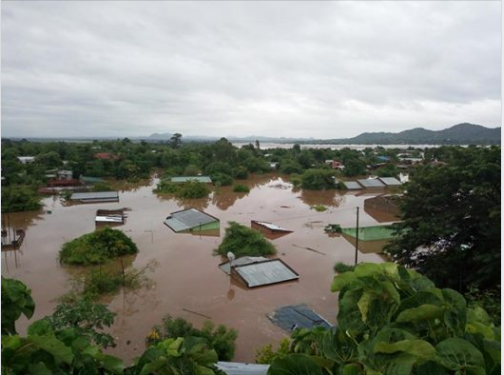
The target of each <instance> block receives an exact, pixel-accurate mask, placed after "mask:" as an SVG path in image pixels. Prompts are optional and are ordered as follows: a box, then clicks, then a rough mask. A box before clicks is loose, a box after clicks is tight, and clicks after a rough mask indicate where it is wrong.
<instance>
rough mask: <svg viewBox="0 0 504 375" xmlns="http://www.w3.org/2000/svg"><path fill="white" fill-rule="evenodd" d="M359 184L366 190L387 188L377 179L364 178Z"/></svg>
mask: <svg viewBox="0 0 504 375" xmlns="http://www.w3.org/2000/svg"><path fill="white" fill-rule="evenodd" d="M357 182H358V183H359V184H361V185H362V186H363V187H364V188H366V189H376V188H378V189H380V188H384V187H385V184H384V183H383V182H381V181H380V180H378V179H377V178H363V179H360V180H357Z"/></svg>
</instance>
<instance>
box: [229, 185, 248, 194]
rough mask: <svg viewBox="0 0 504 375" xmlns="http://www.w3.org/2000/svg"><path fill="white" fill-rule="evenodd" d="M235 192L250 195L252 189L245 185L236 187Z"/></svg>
mask: <svg viewBox="0 0 504 375" xmlns="http://www.w3.org/2000/svg"><path fill="white" fill-rule="evenodd" d="M233 191H234V192H235V193H249V192H250V189H249V188H248V187H247V186H245V185H235V186H233Z"/></svg>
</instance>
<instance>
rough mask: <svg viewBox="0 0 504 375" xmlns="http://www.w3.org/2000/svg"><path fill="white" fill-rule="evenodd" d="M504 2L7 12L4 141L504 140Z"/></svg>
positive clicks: (92, 6) (9, 8) (47, 5)
mask: <svg viewBox="0 0 504 375" xmlns="http://www.w3.org/2000/svg"><path fill="white" fill-rule="evenodd" d="M500 28H501V16H500V3H499V2H455V1H451V2H444V3H443V2H422V1H418V2H396V1H394V2H315V3H313V2H292V3H288V2H273V3H267V2H239V3H232V2H213V3H211V2H66V3H65V2H61V1H57V2H49V1H44V2H5V3H3V4H2V94H3V97H2V117H3V121H2V134H3V135H6V136H13V135H18V136H30V135H39V136H55V135H60V136H96V135H103V136H109V135H111V136H132V135H148V134H150V133H153V132H173V131H178V132H181V133H183V134H186V135H189V134H205V135H215V136H223V135H224V136H225V135H240V136H245V135H252V134H254V135H271V136H304V137H323V138H329V137H350V136H354V135H356V134H358V133H360V132H363V131H400V130H403V129H406V128H411V127H414V126H425V127H428V128H432V129H439V128H444V127H447V126H449V125H453V124H456V123H459V122H466V121H467V122H473V123H479V124H482V125H487V126H500V116H501V115H500V101H501V96H500V92H501V76H500V74H501V40H500Z"/></svg>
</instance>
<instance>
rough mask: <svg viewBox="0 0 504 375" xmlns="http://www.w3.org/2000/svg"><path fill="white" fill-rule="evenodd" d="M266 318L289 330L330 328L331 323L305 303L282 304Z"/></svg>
mask: <svg viewBox="0 0 504 375" xmlns="http://www.w3.org/2000/svg"><path fill="white" fill-rule="evenodd" d="M268 319H269V320H271V322H272V323H273V324H275V325H277V326H279V327H280V328H282V329H284V330H286V331H288V332H291V331H294V330H295V329H296V328H308V329H311V328H314V327H324V328H327V329H329V328H331V327H332V324H331V323H329V322H328V321H327V320H325V319H324V318H323V317H322V316H320V315H319V314H317V313H316V312H315V311H313V310H312V309H310V308H309V307H308V306H307V305H305V304H300V305H289V306H283V307H280V308H278V309H276V310H275V312H273V314H271V315H268Z"/></svg>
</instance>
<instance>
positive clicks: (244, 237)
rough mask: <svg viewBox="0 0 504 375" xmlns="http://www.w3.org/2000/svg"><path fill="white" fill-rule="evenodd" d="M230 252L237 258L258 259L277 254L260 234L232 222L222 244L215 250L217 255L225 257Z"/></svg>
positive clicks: (273, 247)
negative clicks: (254, 257) (253, 257)
mask: <svg viewBox="0 0 504 375" xmlns="http://www.w3.org/2000/svg"><path fill="white" fill-rule="evenodd" d="M228 252H232V253H233V254H234V255H235V256H236V258H239V257H242V256H256V257H257V256H265V255H273V254H275V253H276V249H275V246H273V244H272V243H271V242H269V241H268V240H266V239H265V238H264V237H263V235H262V234H261V233H260V232H258V231H256V230H253V229H250V228H248V227H246V226H244V225H241V224H238V223H236V222H234V221H230V222H229V227H228V228H226V234H225V236H224V239H223V240H222V243H221V244H220V245H219V247H218V248H217V249H216V250H215V253H216V254H219V255H222V256H224V257H225V256H226V255H227V253H228Z"/></svg>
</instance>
